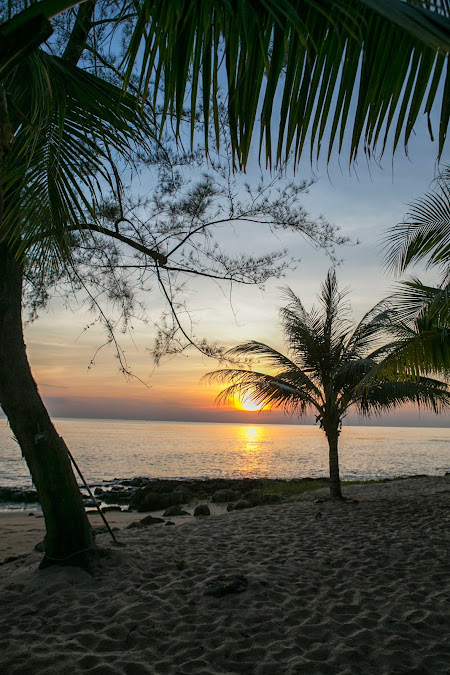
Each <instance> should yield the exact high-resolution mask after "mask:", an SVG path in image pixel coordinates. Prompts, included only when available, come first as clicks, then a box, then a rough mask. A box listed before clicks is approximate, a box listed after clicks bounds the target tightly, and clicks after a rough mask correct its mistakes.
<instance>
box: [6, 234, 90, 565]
mask: <svg viewBox="0 0 450 675" xmlns="http://www.w3.org/2000/svg"><path fill="white" fill-rule="evenodd" d="M21 307H22V269H21V266H20V264H19V263H18V262H17V261H16V260H15V258H14V256H13V254H12V252H11V250H10V249H9V248H8V246H7V245H6V244H5V243H0V403H1V406H2V408H3V411H4V413H5V415H6V416H7V418H8V422H9V424H10V427H11V429H12V431H13V433H14V436H15V437H16V439H17V441H18V443H19V445H20V448H21V450H22V454H23V456H24V458H25V460H26V462H27V464H28V468H29V470H30V473H31V477H32V479H33V483H34V484H35V486H36V489H37V491H38V494H39V498H40V501H41V504H42V510H43V513H44V518H45V524H46V529H47V537H46V545H45V557H44V559H43V561H42V563H41V567H47V566H49V565H51V564H54V563H55V564H59V565H61V564H67V565H76V566H79V567H83V568H84V569H90V568H91V566H92V563H93V561H94V559H95V549H94V548H93V535H92V530H91V527H90V524H89V520H88V518H87V515H86V512H85V509H84V506H83V502H82V498H81V493H80V490H79V487H78V485H77V482H76V479H75V476H74V474H73V471H72V468H71V465H70V459H69V457H68V455H67V452H66V451H65V449H64V448H63V447H62V444H61V440H60V437H59V435H58V433H57V431H56V429H55V427H54V426H53V424H52V423H51V421H50V418H49V416H48V413H47V410H46V408H45V406H44V404H43V402H42V399H41V397H40V395H39V392H38V389H37V386H36V383H35V381H34V379H33V376H32V374H31V370H30V366H29V363H28V359H27V354H26V349H25V344H24V340H23V329H22V316H21Z"/></svg>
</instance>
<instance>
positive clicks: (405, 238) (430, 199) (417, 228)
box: [385, 166, 450, 274]
mask: <svg viewBox="0 0 450 675" xmlns="http://www.w3.org/2000/svg"><path fill="white" fill-rule="evenodd" d="M386 247H387V249H388V251H387V254H386V258H385V262H386V265H387V266H388V267H390V268H392V269H394V270H395V271H398V272H403V271H404V270H405V269H406V268H407V267H408V266H409V265H413V264H414V263H416V262H418V261H420V260H422V259H425V260H426V261H427V267H432V266H438V267H441V269H443V270H444V274H445V273H447V271H448V270H449V269H450V166H447V167H445V168H444V169H443V171H442V173H441V175H440V176H439V178H438V179H437V181H436V187H435V189H433V190H430V191H429V192H428V193H426V194H425V195H424V196H423V197H422V198H421V199H418V200H417V201H416V202H414V203H413V204H411V207H410V210H409V212H408V213H407V214H406V217H405V221H404V222H403V223H399V224H398V225H396V226H395V227H394V228H392V229H391V230H390V231H389V234H388V236H387V238H386Z"/></svg>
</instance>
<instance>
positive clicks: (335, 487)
mask: <svg viewBox="0 0 450 675" xmlns="http://www.w3.org/2000/svg"><path fill="white" fill-rule="evenodd" d="M325 433H326V435H327V440H328V448H329V463H330V494H331V498H332V499H342V492H341V479H340V477H339V456H338V439H339V431H338V429H337V427H336V428H332V429H326V430H325Z"/></svg>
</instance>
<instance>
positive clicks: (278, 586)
mask: <svg viewBox="0 0 450 675" xmlns="http://www.w3.org/2000/svg"><path fill="white" fill-rule="evenodd" d="M345 492H346V494H347V495H348V496H351V497H354V498H356V499H357V500H358V502H357V503H348V504H344V503H342V504H341V503H338V504H335V503H331V502H328V503H327V502H325V503H321V504H317V503H314V502H313V500H314V499H317V498H318V497H319V496H320V492H314V493H310V494H308V495H307V497H306V498H305V500H304V501H301V502H296V503H289V504H279V505H271V506H258V507H255V508H252V509H246V510H243V511H233V512H231V513H225V514H222V515H213V516H210V517H206V518H201V519H194V518H189V517H184V524H183V525H182V526H181V527H167V526H164V525H153V526H151V527H148V528H146V529H128V530H126V529H123V528H124V527H125V525H126V524H127V523H128V522H129V521H130V520H136V519H139V518H140V517H142V514H135V513H110V514H107V515H108V519H109V521H110V522H111V525H112V526H116V527H119V528H121V530H120V531H119V532H117V536H118V538H119V539H120V540H121V541H122V542H124V543H125V544H126V547H125V548H120V549H119V548H114V547H113V546H111V544H110V538H109V537H108V536H107V535H100V536H98V538H97V541H98V543H99V544H100V545H101V546H102V547H104V548H107V549H108V553H107V555H106V556H105V557H104V558H103V559H102V561H101V564H100V566H99V569H98V571H97V572H96V574H95V575H94V576H90V575H88V574H87V573H85V572H82V571H80V570H77V569H75V568H65V569H63V568H61V569H58V568H53V569H47V570H45V571H38V569H37V566H38V564H39V561H40V559H41V557H42V554H38V553H35V552H31V553H29V552H30V551H32V550H33V546H34V544H35V543H37V541H39V540H40V539H41V538H42V534H43V519H42V518H38V517H36V516H28V515H27V512H24V513H23V514H18V513H12V514H8V513H7V514H1V517H0V532H1V535H2V536H1V541H2V550H1V555H0V559H3V558H4V557H6V556H13V555H22V554H26V553H29V555H26V556H25V557H21V558H20V559H18V560H15V561H13V562H9V563H7V564H4V565H2V566H0V602H1V605H2V613H1V619H0V621H1V626H0V672H1V673H2V674H3V673H4V674H5V675H9V674H15V675H22V674H24V675H25V674H28V673H29V674H30V675H31V674H33V675H35V674H44V673H46V674H50V673H64V672H65V671H66V670H68V669H69V670H70V671H71V672H72V673H92V674H94V673H95V675H113V674H122V673H125V674H127V675H140V674H141V673H148V674H154V675H160V674H161V675H163V674H166V675H178V674H184V673H203V674H211V675H214V674H216V673H217V674H219V673H220V674H228V675H230V674H234V673H249V674H253V673H254V674H255V675H265V674H270V675H277V674H279V673H287V674H291V673H292V674H293V673H317V674H320V673H324V674H327V673H330V674H332V675H337V674H341V673H342V674H344V673H345V674H348V675H354V674H358V673H361V674H363V673H364V674H367V673H378V674H382V673H416V674H426V673H430V674H433V673H446V672H448V670H449V664H450V629H449V626H450V602H449V601H450V585H449V578H450V574H449V573H450V563H449V559H448V550H450V547H449V520H450V512H449V504H450V476H447V477H445V478H444V477H441V478H417V479H409V480H404V481H399V482H390V483H383V484H376V485H374V484H372V485H361V486H358V485H353V486H350V487H348V488H347V489H346V490H345ZM94 524H95V526H99V525H100V521H99V522H98V523H97V521H95V523H94ZM218 577H221V579H220V580H219V582H217V581H214V580H216V579H217V578H218ZM211 581H213V582H214V583H213V584H211ZM230 586H231V588H232V589H233V588H234V590H239V591H240V592H233V593H224V594H223V595H220V592H221V590H222V591H226V590H227V587H230ZM205 592H206V594H205ZM208 592H212V593H214V592H216V595H214V594H212V595H210V594H208ZM218 595H219V597H218Z"/></svg>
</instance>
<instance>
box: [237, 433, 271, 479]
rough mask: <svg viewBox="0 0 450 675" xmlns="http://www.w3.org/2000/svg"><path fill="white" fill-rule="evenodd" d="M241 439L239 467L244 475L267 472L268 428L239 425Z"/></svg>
mask: <svg viewBox="0 0 450 675" xmlns="http://www.w3.org/2000/svg"><path fill="white" fill-rule="evenodd" d="M238 435H239V441H240V452H239V460H240V461H239V467H236V468H237V469H238V471H239V472H240V473H242V474H243V475H248V476H253V475H255V473H256V474H259V475H261V474H262V475H264V474H265V473H267V470H268V464H267V460H266V456H265V455H266V452H265V450H266V441H267V438H266V437H267V430H266V428H265V427H263V426H242V427H238Z"/></svg>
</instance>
